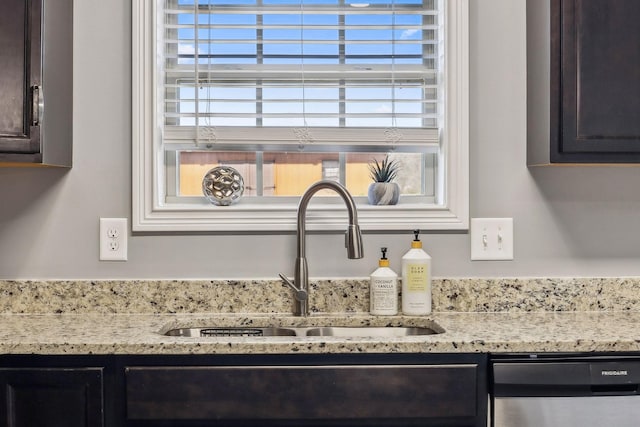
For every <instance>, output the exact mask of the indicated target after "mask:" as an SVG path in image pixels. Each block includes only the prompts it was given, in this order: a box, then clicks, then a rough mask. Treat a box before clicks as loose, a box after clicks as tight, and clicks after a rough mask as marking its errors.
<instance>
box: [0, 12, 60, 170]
mask: <svg viewBox="0 0 640 427" xmlns="http://www.w3.org/2000/svg"><path fill="white" fill-rule="evenodd" d="M72 71H73V0H3V2H2V4H0V93H1V94H2V97H0V166H62V167H70V166H71V143H72V101H73V99H72V92H73V91H72V87H73V75H72Z"/></svg>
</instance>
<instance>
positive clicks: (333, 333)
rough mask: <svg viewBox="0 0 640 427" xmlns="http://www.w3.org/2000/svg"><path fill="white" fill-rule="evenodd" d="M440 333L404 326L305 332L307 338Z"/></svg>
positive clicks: (328, 329) (389, 336) (340, 327)
mask: <svg viewBox="0 0 640 427" xmlns="http://www.w3.org/2000/svg"><path fill="white" fill-rule="evenodd" d="M438 333H440V332H438V331H436V330H434V329H431V328H426V327H417V326H416V327H404V326H395V327H394V326H379V327H377V326H365V327H358V326H356V327H346V326H338V327H336V326H331V327H325V328H311V329H309V330H307V336H309V337H382V338H393V337H406V336H411V335H434V334H438Z"/></svg>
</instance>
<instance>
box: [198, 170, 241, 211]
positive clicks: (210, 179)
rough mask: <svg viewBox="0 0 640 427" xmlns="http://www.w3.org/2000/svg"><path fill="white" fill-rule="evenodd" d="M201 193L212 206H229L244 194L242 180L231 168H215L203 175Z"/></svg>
mask: <svg viewBox="0 0 640 427" xmlns="http://www.w3.org/2000/svg"><path fill="white" fill-rule="evenodd" d="M202 192H203V193H204V195H205V197H206V198H207V199H208V200H209V201H210V202H211V203H213V204H214V205H217V206H229V205H231V204H233V203H235V202H237V201H238V199H240V196H242V193H244V179H242V175H240V172H238V171H237V170H235V169H234V168H232V167H229V166H216V167H215V168H213V169H211V170H209V171H208V172H207V173H206V174H205V175H204V178H203V179H202Z"/></svg>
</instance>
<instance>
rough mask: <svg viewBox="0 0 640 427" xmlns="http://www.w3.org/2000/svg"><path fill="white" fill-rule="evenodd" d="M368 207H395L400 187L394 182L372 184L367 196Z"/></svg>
mask: <svg viewBox="0 0 640 427" xmlns="http://www.w3.org/2000/svg"><path fill="white" fill-rule="evenodd" d="M367 196H368V198H369V204H370V205H395V204H397V203H398V199H400V186H399V185H398V184H396V183H395V182H374V183H372V184H371V185H369V192H368V194H367Z"/></svg>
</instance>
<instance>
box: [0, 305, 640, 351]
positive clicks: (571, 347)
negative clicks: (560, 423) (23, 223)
mask: <svg viewBox="0 0 640 427" xmlns="http://www.w3.org/2000/svg"><path fill="white" fill-rule="evenodd" d="M0 319H1V321H0V354H213V353H292V352H295V353H416V352H432V353H451V352H461V353H462V352H534V353H535V352H573V351H581V352H582V351H584V352H594V351H598V352H600V351H602V352H606V351H624V352H628V351H639V350H640V329H639V328H638V327H637V325H638V322H640V313H637V312H615V313H603V312H560V313H544V312H543V313H435V314H433V315H430V316H425V317H402V316H393V317H370V316H366V315H353V316H322V315H319V316H312V317H308V318H304V319H301V318H296V317H284V316H264V315H238V316H234V315H222V316H220V315H206V314H205V315H201V314H183V315H167V314H110V315H106V314H99V315H96V314H27V315H23V314H4V315H1V316H0ZM433 322H435V323H436V324H437V325H439V326H440V327H442V328H443V329H444V330H445V332H444V333H441V334H435V335H423V336H408V337H401V338H384V339H382V338H338V337H231V338H227V337H225V338H209V337H203V338H189V337H169V336H164V335H162V332H164V331H166V330H168V329H172V328H175V327H192V326H234V325H251V326H267V325H276V326H279V325H287V326H293V325H303V326H305V325H328V324H331V325H342V326H351V325H361V324H372V325H400V324H402V325H411V326H428V327H433Z"/></svg>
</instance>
